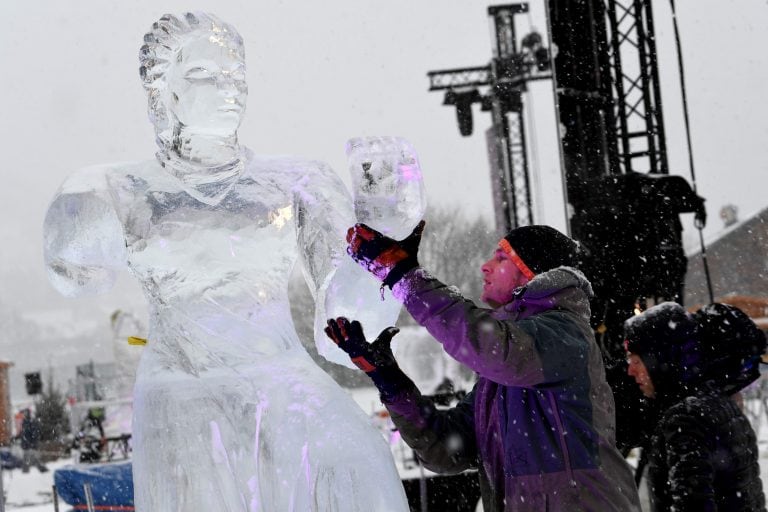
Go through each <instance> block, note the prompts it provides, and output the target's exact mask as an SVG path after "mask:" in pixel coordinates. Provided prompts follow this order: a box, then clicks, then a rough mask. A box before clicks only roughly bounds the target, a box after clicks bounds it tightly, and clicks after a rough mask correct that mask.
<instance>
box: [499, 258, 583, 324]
mask: <svg viewBox="0 0 768 512" xmlns="http://www.w3.org/2000/svg"><path fill="white" fill-rule="evenodd" d="M592 296H593V292H592V285H591V284H590V283H589V281H588V280H587V278H586V277H584V274H582V273H581V272H580V271H579V270H577V269H575V268H573V267H558V268H556V269H553V270H549V271H547V272H543V273H541V274H537V275H536V276H535V277H534V278H533V279H531V280H530V281H529V282H528V284H527V285H526V286H524V287H522V288H518V289H517V290H515V294H514V296H513V298H512V301H511V302H509V303H507V304H505V305H503V306H501V309H503V310H504V311H505V312H507V313H512V314H514V315H516V316H517V320H522V319H523V318H528V317H529V316H532V315H536V314H538V313H541V312H543V311H549V310H551V309H562V310H566V311H570V312H572V313H575V314H577V315H579V316H582V317H584V318H585V319H586V320H587V321H588V320H589V315H590V312H589V298H590V297H592Z"/></svg>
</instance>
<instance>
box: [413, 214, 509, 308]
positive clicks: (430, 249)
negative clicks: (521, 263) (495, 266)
mask: <svg viewBox="0 0 768 512" xmlns="http://www.w3.org/2000/svg"><path fill="white" fill-rule="evenodd" d="M426 221H427V225H426V228H425V230H424V237H423V240H422V242H421V250H420V251H419V262H420V263H421V265H422V266H423V267H424V268H426V269H428V270H429V271H430V272H431V273H432V275H434V276H435V277H437V278H438V279H440V280H441V281H443V282H444V283H447V284H451V285H455V286H456V287H457V288H459V290H461V292H462V294H463V295H464V296H465V297H467V298H468V299H471V300H473V301H475V302H478V301H479V300H480V294H481V293H482V291H483V278H482V273H481V271H480V266H481V265H482V264H483V263H484V262H485V261H486V260H487V259H488V258H489V257H490V255H491V252H492V251H493V250H494V247H495V246H496V243H497V242H498V241H499V237H498V235H497V234H496V230H495V229H494V228H493V226H492V225H491V223H490V222H489V221H488V220H487V219H485V218H484V217H482V216H480V215H477V216H476V217H474V218H470V217H469V216H468V215H467V214H466V212H464V211H462V210H461V209H460V208H447V207H438V208H433V209H431V210H430V212H429V214H428V215H427V218H426Z"/></svg>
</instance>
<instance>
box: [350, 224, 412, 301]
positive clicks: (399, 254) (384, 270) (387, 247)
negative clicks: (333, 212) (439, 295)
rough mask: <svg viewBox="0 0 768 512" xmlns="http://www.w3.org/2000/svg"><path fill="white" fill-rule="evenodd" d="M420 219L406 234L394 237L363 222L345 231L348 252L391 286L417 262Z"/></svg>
mask: <svg viewBox="0 0 768 512" xmlns="http://www.w3.org/2000/svg"><path fill="white" fill-rule="evenodd" d="M424 224H425V223H424V221H423V220H422V221H421V222H419V224H418V225H417V226H416V227H415V228H414V230H413V231H412V232H411V234H410V235H408V237H407V238H405V239H403V240H400V241H397V240H394V239H392V238H389V237H387V236H384V235H382V234H381V233H379V232H378V231H376V230H375V229H373V228H371V227H369V226H366V225H365V224H355V225H354V226H353V227H351V228H349V231H347V243H349V246H348V247H347V252H348V253H349V255H350V256H352V258H353V259H354V260H355V261H357V262H358V263H359V264H360V265H361V266H362V267H363V268H365V269H366V270H368V271H369V272H370V273H371V274H373V275H374V276H376V277H377V278H378V279H379V280H381V281H382V282H383V283H384V284H385V285H387V286H389V287H390V288H392V286H393V285H394V284H395V283H397V282H398V281H399V280H400V279H401V278H402V277H403V276H404V275H405V274H406V273H407V272H408V271H409V270H411V269H412V268H414V267H417V266H418V265H419V261H418V255H419V244H420V243H421V235H422V233H423V232H424Z"/></svg>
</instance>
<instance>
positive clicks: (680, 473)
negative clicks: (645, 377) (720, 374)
mask: <svg viewBox="0 0 768 512" xmlns="http://www.w3.org/2000/svg"><path fill="white" fill-rule="evenodd" d="M648 484H649V489H650V491H651V492H650V494H651V500H652V503H653V510H654V511H667V510H673V508H672V507H674V510H676V511H691V512H694V511H695V512H710V511H716V510H717V511H744V512H747V511H758V510H765V496H764V495H763V485H762V482H761V481H760V467H759V465H758V450H757V440H756V438H755V433H754V431H753V430H752V427H751V426H750V424H749V421H747V418H746V417H745V416H744V414H743V413H742V412H741V410H740V409H739V407H738V406H737V405H736V403H735V402H734V401H733V400H732V399H730V398H729V397H727V396H725V395H723V394H720V393H716V392H712V391H707V390H703V391H698V392H695V393H694V394H693V395H692V396H688V397H686V398H683V399H681V400H679V401H678V402H677V403H675V404H674V405H672V406H671V407H670V408H669V409H667V410H666V411H665V412H664V414H663V416H662V418H661V421H660V422H659V423H658V425H657V426H656V429H655V431H654V434H653V436H652V438H651V451H650V455H649V466H648Z"/></svg>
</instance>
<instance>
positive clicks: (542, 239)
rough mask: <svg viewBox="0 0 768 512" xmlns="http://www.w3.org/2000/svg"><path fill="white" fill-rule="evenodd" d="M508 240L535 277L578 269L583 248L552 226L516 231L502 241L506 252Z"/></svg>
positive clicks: (538, 226)
mask: <svg viewBox="0 0 768 512" xmlns="http://www.w3.org/2000/svg"><path fill="white" fill-rule="evenodd" d="M505 240H506V242H507V243H508V244H509V245H510V246H511V247H512V249H514V250H515V252H516V253H517V255H518V256H520V259H521V260H523V263H525V265H526V266H527V267H528V268H529V269H530V270H531V271H532V272H533V273H534V274H541V273H542V272H546V271H548V270H552V269H553V268H557V267H560V266H571V267H572V266H576V265H577V261H578V259H577V257H578V251H579V245H578V244H577V243H576V241H574V240H573V239H571V238H569V237H567V236H565V235H564V234H562V233H561V232H559V231H558V230H556V229H555V228H552V227H550V226H543V225H534V226H522V227H519V228H515V229H513V230H512V231H510V232H509V234H507V236H505V237H504V238H503V239H502V241H501V245H502V248H503V247H504V241H505Z"/></svg>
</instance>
